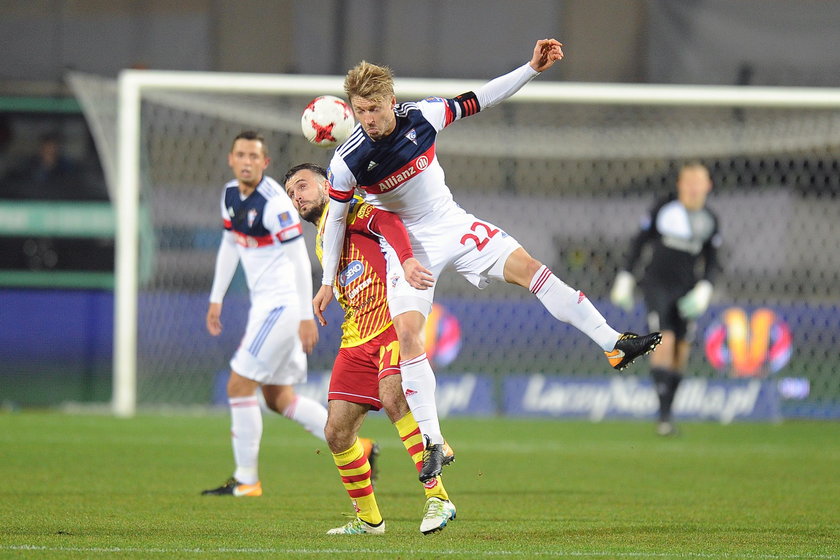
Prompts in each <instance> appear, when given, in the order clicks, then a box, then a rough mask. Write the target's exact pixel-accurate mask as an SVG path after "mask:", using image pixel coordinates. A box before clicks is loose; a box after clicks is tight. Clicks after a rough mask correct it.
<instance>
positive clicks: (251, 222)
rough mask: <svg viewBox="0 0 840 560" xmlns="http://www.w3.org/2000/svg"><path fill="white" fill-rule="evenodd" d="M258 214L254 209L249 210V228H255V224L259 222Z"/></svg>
mask: <svg viewBox="0 0 840 560" xmlns="http://www.w3.org/2000/svg"><path fill="white" fill-rule="evenodd" d="M257 214H258V212H257V211H256V209H254V208H251V209H250V210H248V227H253V226H254V222H256V221H257Z"/></svg>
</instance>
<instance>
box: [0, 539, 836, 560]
mask: <svg viewBox="0 0 840 560" xmlns="http://www.w3.org/2000/svg"><path fill="white" fill-rule="evenodd" d="M368 538H369V537H368ZM0 550H17V551H27V550H31V551H43V552H88V553H99V554H112V553H116V554H123V553H126V552H133V553H149V554H176V553H178V554H185V553H193V554H299V555H319V554H343V553H355V554H367V555H372V556H389V557H391V556H395V555H399V554H411V555H414V556H416V557H417V556H419V555H431V556H435V555H438V556H443V555H446V556H461V555H469V556H487V557H494V556H525V557H529V558H533V557H549V558H563V557H574V558H603V557H607V558H732V559H736V558H745V559H748V560H837V559H840V555H838V554H794V555H786V554H726V553H711V552H708V553H706V552H681V553H676V554H675V553H670V552H606V551H603V552H598V551H595V552H585V551H582V550H565V551H564V550H546V551H533V550H532V551H518V550H484V551H479V550H473V551H466V550H437V549H430V550H418V549H402V550H385V549H381V548H377V549H364V548H362V549H359V548H352V549H344V548H319V549H306V548H136V547H119V546H109V547H81V546H39V545H27V544H23V545H0Z"/></svg>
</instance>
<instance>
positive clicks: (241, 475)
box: [228, 395, 263, 484]
mask: <svg viewBox="0 0 840 560" xmlns="http://www.w3.org/2000/svg"><path fill="white" fill-rule="evenodd" d="M228 403H229V404H230V438H231V442H232V443H233V459H234V461H236V472H234V473H233V478H235V479H236V480H238V481H239V482H241V483H243V484H256V483H257V482H258V481H259V479H260V477H259V473H258V471H257V459H258V458H259V454H260V438H261V437H262V428H263V422H262V412H261V411H260V401H259V400H258V399H257V396H256V395H254V396H252V397H235V398H229V399H228Z"/></svg>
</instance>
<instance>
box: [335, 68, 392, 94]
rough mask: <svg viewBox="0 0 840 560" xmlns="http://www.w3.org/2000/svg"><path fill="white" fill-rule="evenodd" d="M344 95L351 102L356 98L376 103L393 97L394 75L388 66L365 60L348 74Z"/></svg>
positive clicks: (345, 80)
mask: <svg viewBox="0 0 840 560" xmlns="http://www.w3.org/2000/svg"><path fill="white" fill-rule="evenodd" d="M344 93H346V94H347V99H349V100H352V98H353V97H354V96H355V97H362V98H364V99H371V100H374V101H378V100H380V99H386V98H390V97H393V95H394V74H393V72H391V69H390V68H388V67H387V66H377V65H376V64H371V63H370V62H367V61H365V60H363V61H361V62H360V63H358V64H357V65H356V66H354V67H353V68H351V69H350V70H349V71H348V72H347V76H345V78H344Z"/></svg>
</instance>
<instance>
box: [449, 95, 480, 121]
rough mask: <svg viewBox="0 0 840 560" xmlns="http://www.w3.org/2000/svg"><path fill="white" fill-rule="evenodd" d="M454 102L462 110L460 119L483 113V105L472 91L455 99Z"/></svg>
mask: <svg viewBox="0 0 840 560" xmlns="http://www.w3.org/2000/svg"><path fill="white" fill-rule="evenodd" d="M453 101H455V103H457V104H458V107H460V109H461V115H460V118H464V117H470V116H472V115H475V114H476V113H478V112H479V111H481V104H480V103H479V102H478V97H476V95H475V93H473V92H472V91H468V92H466V93H462V94H461V95H459V96H457V97H456V98H455V99H453Z"/></svg>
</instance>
